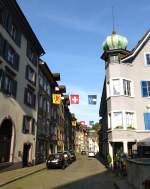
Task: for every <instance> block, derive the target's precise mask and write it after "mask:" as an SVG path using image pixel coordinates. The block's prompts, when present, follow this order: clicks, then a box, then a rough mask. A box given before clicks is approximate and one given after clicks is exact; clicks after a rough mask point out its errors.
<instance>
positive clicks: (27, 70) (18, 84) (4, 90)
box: [0, 0, 44, 165]
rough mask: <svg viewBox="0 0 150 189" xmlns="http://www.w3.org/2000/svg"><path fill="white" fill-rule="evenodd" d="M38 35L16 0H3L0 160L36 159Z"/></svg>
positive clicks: (0, 22) (0, 19) (0, 14)
mask: <svg viewBox="0 0 150 189" xmlns="http://www.w3.org/2000/svg"><path fill="white" fill-rule="evenodd" d="M42 54H44V50H43V48H42V47H41V45H40V43H39V41H38V39H37V38H36V36H35V34H34V33H33V31H32V29H31V27H30V25H29V23H28V22H27V20H26V18H25V17H24V15H23V13H22V11H21V10H20V8H19V6H18V4H17V3H16V1H14V0H1V1H0V149H1V150H0V163H5V162H11V163H13V162H23V165H26V164H28V163H31V164H33V163H34V162H35V144H36V130H37V106H38V103H37V94H38V80H37V78H38V77H37V75H38V59H39V57H40V56H41V55H42Z"/></svg>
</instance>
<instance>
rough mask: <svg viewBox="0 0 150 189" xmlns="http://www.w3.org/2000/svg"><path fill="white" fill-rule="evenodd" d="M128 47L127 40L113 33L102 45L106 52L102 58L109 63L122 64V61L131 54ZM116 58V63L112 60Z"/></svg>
mask: <svg viewBox="0 0 150 189" xmlns="http://www.w3.org/2000/svg"><path fill="white" fill-rule="evenodd" d="M127 45H128V40H127V38H126V37H124V36H121V35H118V34H117V33H116V32H115V31H113V32H112V34H111V35H109V36H107V37H106V39H105V41H104V42H103V44H102V48H103V51H104V52H103V54H102V56H101V58H102V59H103V60H105V61H106V62H107V63H109V62H114V63H120V62H121V59H122V58H123V57H125V56H126V55H127V54H128V53H129V51H127V50H126V48H127ZM111 57H112V58H111ZM114 58H115V61H113V60H112V59H114Z"/></svg>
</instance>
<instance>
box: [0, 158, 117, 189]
mask: <svg viewBox="0 0 150 189" xmlns="http://www.w3.org/2000/svg"><path fill="white" fill-rule="evenodd" d="M114 179H115V177H114V176H113V175H112V174H111V173H110V172H109V171H107V170H106V168H105V167H104V166H103V165H102V164H101V163H100V162H99V161H98V160H97V159H93V158H92V159H91V158H87V157H86V156H80V157H79V158H78V159H77V161H76V162H74V163H73V164H71V165H70V166H69V167H67V168H66V169H65V170H59V169H52V170H47V169H45V170H42V171H40V172H38V173H35V174H33V175H30V176H28V177H25V178H23V179H20V180H18V181H15V182H12V183H10V184H8V185H6V186H3V187H1V189H34V188H35V189H54V188H55V189H81V188H82V189H108V188H109V189H114V188H115V187H114V186H113V182H114Z"/></svg>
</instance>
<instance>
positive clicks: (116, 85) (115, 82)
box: [113, 79, 120, 95]
mask: <svg viewBox="0 0 150 189" xmlns="http://www.w3.org/2000/svg"><path fill="white" fill-rule="evenodd" d="M113 95H120V80H119V79H113Z"/></svg>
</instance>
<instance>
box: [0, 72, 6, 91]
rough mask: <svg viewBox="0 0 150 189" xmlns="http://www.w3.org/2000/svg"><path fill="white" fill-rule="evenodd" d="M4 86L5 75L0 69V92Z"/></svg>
mask: <svg viewBox="0 0 150 189" xmlns="http://www.w3.org/2000/svg"><path fill="white" fill-rule="evenodd" d="M4 85H5V73H4V71H3V70H2V69H0V90H1V91H3V90H4Z"/></svg>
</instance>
